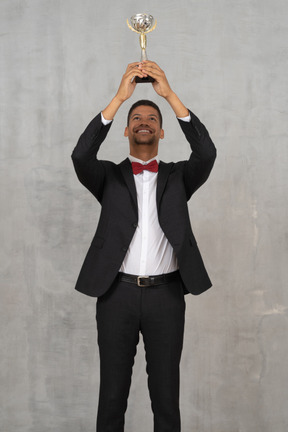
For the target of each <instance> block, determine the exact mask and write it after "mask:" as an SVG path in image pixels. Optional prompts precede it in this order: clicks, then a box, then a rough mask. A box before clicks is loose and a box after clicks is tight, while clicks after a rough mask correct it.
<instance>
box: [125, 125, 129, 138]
mask: <svg viewBox="0 0 288 432" xmlns="http://www.w3.org/2000/svg"><path fill="white" fill-rule="evenodd" d="M124 136H125V137H128V127H127V126H126V127H125V130H124Z"/></svg>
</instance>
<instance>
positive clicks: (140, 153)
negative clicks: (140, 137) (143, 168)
mask: <svg viewBox="0 0 288 432" xmlns="http://www.w3.org/2000/svg"><path fill="white" fill-rule="evenodd" d="M141 147H144V146H139V148H137V150H136V149H134V148H133V149H130V155H131V156H133V157H135V158H137V159H141V160H142V161H143V162H147V161H148V160H150V159H153V158H154V157H156V156H157V154H158V152H157V151H156V150H153V151H151V149H150V151H149V149H147V148H146V149H145V148H141ZM135 150H136V151H135Z"/></svg>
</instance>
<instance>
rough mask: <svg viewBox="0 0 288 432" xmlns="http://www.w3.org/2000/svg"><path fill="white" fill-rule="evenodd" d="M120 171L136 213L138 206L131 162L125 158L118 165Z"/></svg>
mask: <svg viewBox="0 0 288 432" xmlns="http://www.w3.org/2000/svg"><path fill="white" fill-rule="evenodd" d="M119 166H120V170H121V172H122V175H123V178H124V180H125V182H126V184H127V187H128V190H129V192H130V194H131V196H132V198H133V202H134V204H135V207H136V210H137V212H138V205H137V192H136V186H135V181H134V177H133V172H132V167H131V162H130V160H129V159H128V158H126V159H125V160H124V161H123V162H121V163H120V165H119Z"/></svg>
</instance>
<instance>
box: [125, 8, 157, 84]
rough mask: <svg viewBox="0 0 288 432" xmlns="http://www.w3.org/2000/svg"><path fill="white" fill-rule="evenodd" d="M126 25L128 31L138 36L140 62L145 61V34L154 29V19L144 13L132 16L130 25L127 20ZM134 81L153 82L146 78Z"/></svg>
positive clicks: (151, 79)
mask: <svg viewBox="0 0 288 432" xmlns="http://www.w3.org/2000/svg"><path fill="white" fill-rule="evenodd" d="M127 25H128V27H129V28H130V30H132V31H134V32H136V33H138V34H140V47H141V61H144V60H147V54H146V46H147V38H146V34H147V33H150V32H151V31H152V30H154V29H155V27H156V25H157V21H156V20H155V24H154V18H153V16H152V15H147V14H144V13H141V14H136V15H133V16H132V17H131V18H130V23H129V21H128V18H127ZM135 81H136V82H138V83H141V82H154V81H155V80H154V78H152V77H150V76H147V77H146V78H139V77H137V76H136V77H135Z"/></svg>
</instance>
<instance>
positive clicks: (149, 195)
mask: <svg viewBox="0 0 288 432" xmlns="http://www.w3.org/2000/svg"><path fill="white" fill-rule="evenodd" d="M101 116H102V123H103V124H109V123H110V121H109V120H106V119H105V118H104V117H103V115H102V113H101ZM190 119H191V118H190V115H189V116H187V117H185V118H181V120H183V121H190ZM129 159H130V161H131V162H139V163H141V164H143V165H146V164H148V163H149V162H151V161H152V160H154V159H156V160H157V162H158V163H159V157H158V156H156V157H155V158H153V159H151V160H149V161H145V162H144V161H142V160H140V159H137V158H135V157H133V156H131V155H130V156H129ZM157 177H158V173H154V172H151V171H147V170H144V171H143V172H142V173H140V174H137V175H135V174H134V180H135V186H136V191H137V202H138V226H137V228H136V231H135V234H134V236H133V238H132V241H131V243H130V246H129V249H128V251H127V253H126V256H125V258H124V261H123V263H122V265H121V268H120V271H121V272H123V273H128V274H133V275H139V276H155V275H160V274H164V273H171V272H173V271H176V270H177V269H178V263H177V258H176V255H175V253H174V251H173V248H172V246H171V244H170V243H169V242H168V240H167V238H166V237H165V234H164V232H163V230H162V228H161V227H160V225H159V220H158V212H157V206H156V188H157Z"/></svg>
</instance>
